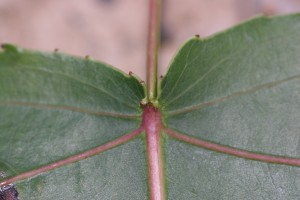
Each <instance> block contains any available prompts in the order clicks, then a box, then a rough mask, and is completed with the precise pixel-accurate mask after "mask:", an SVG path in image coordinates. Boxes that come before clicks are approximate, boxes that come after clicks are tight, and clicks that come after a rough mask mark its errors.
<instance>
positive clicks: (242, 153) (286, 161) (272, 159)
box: [165, 128, 300, 166]
mask: <svg viewBox="0 0 300 200" xmlns="http://www.w3.org/2000/svg"><path fill="white" fill-rule="evenodd" d="M165 132H166V133H167V134H168V135H170V136H172V137H174V138H176V139H177V140H181V141H184V142H187V143H190V144H193V145H196V146H199V147H203V148H205V149H209V150H212V151H216V152H220V153H225V154H229V155H233V156H237V157H241V158H245V159H251V160H257V161H261V162H267V163H276V164H283V165H292V166H300V159H299V158H288V157H283V156H273V155H267V154H259V153H254V152H250V151H246V150H240V149H236V148H232V147H228V146H224V145H220V144H215V143H212V142H208V141H204V140H201V139H198V138H194V137H191V136H188V135H184V134H181V133H178V132H176V131H173V130H170V129H167V128H166V129H165Z"/></svg>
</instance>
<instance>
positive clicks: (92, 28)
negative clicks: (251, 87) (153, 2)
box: [0, 0, 300, 80]
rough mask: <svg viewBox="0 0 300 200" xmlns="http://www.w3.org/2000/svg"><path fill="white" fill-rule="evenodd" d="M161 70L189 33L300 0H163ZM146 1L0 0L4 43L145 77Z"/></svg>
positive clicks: (290, 7)
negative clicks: (79, 58) (85, 58)
mask: <svg viewBox="0 0 300 200" xmlns="http://www.w3.org/2000/svg"><path fill="white" fill-rule="evenodd" d="M162 1H163V8H162V10H163V13H162V36H161V38H162V39H161V40H162V45H161V52H160V63H159V66H160V70H159V73H160V75H162V74H164V73H165V71H166V69H167V67H168V65H169V62H170V60H171V59H172V57H173V56H174V54H175V53H176V51H177V50H178V48H179V47H180V46H181V45H182V44H183V43H184V42H185V41H186V40H187V39H188V38H190V37H192V36H194V35H195V34H199V35H200V36H201V37H206V36H209V35H212V34H214V33H216V32H219V31H222V30H224V29H227V28H229V27H231V26H233V25H235V24H237V23H239V22H241V21H243V20H246V19H248V18H251V17H254V16H257V15H261V14H264V15H277V14H282V13H291V12H299V11H300V0H247V1H245V0H162ZM147 5H148V1H147V0H143V1H142V0H84V1H83V0H59V1H58V0H0V43H13V44H17V45H18V46H20V47H24V48H30V49H38V50H43V51H53V50H54V49H56V48H57V49H59V51H60V52H64V53H67V54H72V55H77V56H82V57H83V56H85V55H89V56H90V57H91V58H92V59H96V60H101V61H104V62H106V63H108V64H111V65H113V66H115V67H117V68H119V69H122V70H123V71H124V72H126V73H128V72H129V71H132V72H133V73H135V74H137V75H138V76H140V77H141V78H142V79H144V80H145V54H146V38H147V23H148V22H147V16H148V9H147Z"/></svg>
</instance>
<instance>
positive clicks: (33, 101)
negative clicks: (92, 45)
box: [0, 45, 147, 199]
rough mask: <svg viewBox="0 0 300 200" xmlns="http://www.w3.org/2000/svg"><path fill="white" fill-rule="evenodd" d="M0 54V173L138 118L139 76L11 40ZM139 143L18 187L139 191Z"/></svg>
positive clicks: (70, 192) (33, 191) (112, 134)
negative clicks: (13, 43)
mask: <svg viewBox="0 0 300 200" xmlns="http://www.w3.org/2000/svg"><path fill="white" fill-rule="evenodd" d="M0 61H1V62H0V119H1V120H0V152H1V155H0V171H4V172H6V174H7V176H11V175H15V174H20V173H22V172H26V171H29V170H33V169H35V168H37V167H40V166H42V165H46V164H49V163H52V162H55V161H58V160H61V159H63V158H66V157H68V156H71V155H74V154H78V153H81V152H83V151H86V150H89V149H91V148H93V147H96V146H98V145H101V144H104V143H106V142H108V141H111V140H114V139H116V138H118V137H120V136H122V135H124V134H126V133H129V132H131V131H133V130H135V129H136V128H137V127H138V126H139V124H140V121H141V119H140V118H141V117H140V116H141V111H142V110H141V109H140V106H139V102H140V100H141V99H142V98H143V97H144V91H143V88H142V86H141V84H140V83H139V81H138V80H136V79H135V78H134V77H132V76H126V75H124V74H122V73H120V72H118V71H116V70H115V69H112V68H111V67H110V66H108V65H106V64H103V63H99V62H94V61H90V60H87V59H86V60H84V59H80V58H75V57H70V56H66V55H61V54H58V53H50V54H45V53H39V52H32V51H28V50H24V49H18V48H16V47H14V46H11V45H5V46H4V51H3V52H1V53H0ZM143 145H144V144H143V140H141V138H139V139H135V140H133V141H132V142H130V143H128V144H126V145H122V146H120V147H119V148H117V149H113V150H111V151H107V152H105V153H103V154H101V155H98V156H95V157H92V158H89V159H87V160H84V161H81V162H79V163H74V164H72V165H70V166H66V167H63V168H59V169H56V170H53V171H50V172H48V173H45V174H42V175H41V176H37V177H34V178H32V179H30V180H26V181H23V182H20V183H19V184H18V185H17V186H18V191H19V193H20V196H21V198H22V199H50V198H52V199H93V198H96V199H111V198H112V197H113V199H122V198H124V199H143V198H141V197H143V196H144V199H145V198H146V196H147V182H144V180H145V179H146V178H147V175H146V174H147V173H146V172H147V168H146V158H145V154H144V147H143ZM5 166H10V168H12V169H13V170H11V171H12V172H9V171H8V170H6V169H5ZM6 168H7V167H6ZM128 178H130V179H131V180H133V181H131V182H129V181H128ZM131 191H134V192H131Z"/></svg>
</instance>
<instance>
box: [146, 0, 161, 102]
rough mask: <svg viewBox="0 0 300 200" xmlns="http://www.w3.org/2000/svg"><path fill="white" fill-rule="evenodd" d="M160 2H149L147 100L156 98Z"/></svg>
mask: <svg viewBox="0 0 300 200" xmlns="http://www.w3.org/2000/svg"><path fill="white" fill-rule="evenodd" d="M160 4H161V2H160V0H149V27H148V28H149V30H148V44H147V45H148V47H147V98H148V99H147V100H148V101H150V102H153V101H154V100H155V99H156V97H157V60H158V48H159V37H160V7H161V6H160Z"/></svg>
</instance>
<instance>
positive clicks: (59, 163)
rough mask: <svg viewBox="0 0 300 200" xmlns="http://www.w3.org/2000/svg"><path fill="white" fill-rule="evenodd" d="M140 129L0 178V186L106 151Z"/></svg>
mask: <svg viewBox="0 0 300 200" xmlns="http://www.w3.org/2000/svg"><path fill="white" fill-rule="evenodd" d="M142 131H143V128H142V127H141V128H139V129H137V130H135V131H133V132H131V133H129V134H127V135H124V136H122V137H119V138H117V139H115V140H113V141H111V142H108V143H106V144H103V145H101V146H98V147H96V148H94V149H91V150H88V151H86V152H83V153H80V154H77V155H74V156H71V157H69V158H66V159H64V160H60V161H57V162H54V163H51V164H49V165H45V166H42V167H40V168H37V169H34V170H32V171H28V172H25V173H23V174H19V175H17V176H14V177H11V178H8V179H6V180H2V181H1V182H0V188H2V187H3V186H6V185H9V184H11V183H14V182H17V181H20V180H24V179H27V178H31V177H34V176H36V175H39V174H42V173H44V172H47V171H50V170H53V169H56V168H58V167H61V166H63V165H67V164H70V163H74V162H77V161H80V160H83V159H85V158H88V157H91V156H94V155H96V154H99V153H101V152H103V151H106V150H109V149H111V148H114V147H116V146H119V145H121V144H123V143H125V142H128V141H129V140H132V139H133V138H135V137H136V136H138V135H139V134H140V133H141V132H142Z"/></svg>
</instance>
